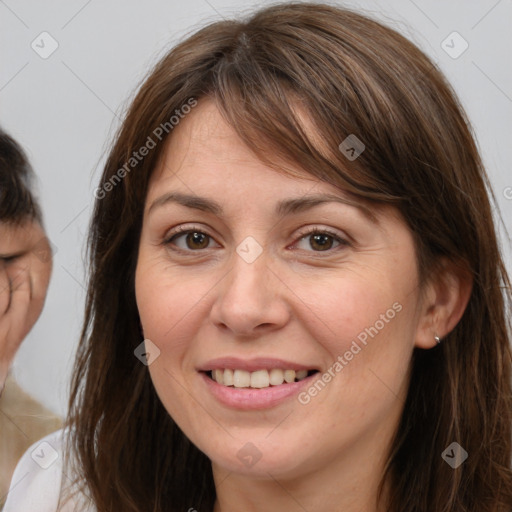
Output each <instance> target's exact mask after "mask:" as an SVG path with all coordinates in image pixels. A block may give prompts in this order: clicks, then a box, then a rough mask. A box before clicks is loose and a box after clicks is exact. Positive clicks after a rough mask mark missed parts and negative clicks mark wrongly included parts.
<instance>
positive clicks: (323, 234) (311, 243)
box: [297, 229, 350, 252]
mask: <svg viewBox="0 0 512 512" xmlns="http://www.w3.org/2000/svg"><path fill="white" fill-rule="evenodd" d="M301 243H302V244H303V246H302V247H300V244H301ZM348 245H350V244H349V243H348V242H347V241H346V240H344V239H343V238H341V237H340V235H338V234H337V233H332V232H330V231H328V230H325V229H322V230H320V229H315V230H310V231H309V232H303V233H301V237H300V240H299V242H298V243H297V246H298V248H299V249H302V250H306V251H310V252H311V250H313V252H329V251H331V249H332V250H335V249H338V248H340V246H341V247H345V246H348Z"/></svg>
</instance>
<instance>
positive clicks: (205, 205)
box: [148, 192, 378, 224]
mask: <svg viewBox="0 0 512 512" xmlns="http://www.w3.org/2000/svg"><path fill="white" fill-rule="evenodd" d="M333 202H334V203H341V204H344V205H348V206H351V207H353V208H357V209H358V210H360V211H361V212H362V213H363V214H364V216H365V217H367V218H368V219H369V220H370V221H371V222H372V223H374V224H378V219H377V217H376V215H375V214H374V212H372V211H371V210H370V209H369V208H368V207H367V206H365V205H363V204H361V203H360V202H357V201H355V200H353V199H349V198H345V197H341V196H337V195H334V194H313V195H308V196H303V197H294V198H290V199H283V200H281V201H279V202H278V203H277V205H276V208H275V215H277V216H278V217H285V216H287V215H292V214H297V213H300V212H304V211H307V210H310V209H311V208H314V207H315V206H319V205H321V204H325V203H333ZM170 203H178V204H181V205H182V206H185V207H187V208H191V209H195V210H201V211H204V212H208V213H213V214H214V215H217V216H222V215H223V213H224V210H223V208H222V206H221V205H220V204H219V203H217V202H216V201H214V200H212V199H208V198H206V197H201V196H197V195H194V194H184V193H182V192H169V193H167V194H164V195H162V196H160V197H159V198H157V199H155V201H153V203H152V204H151V206H150V207H149V209H148V215H149V214H150V213H151V212H152V211H153V210H155V209H156V208H159V207H162V206H165V205H167V204H170Z"/></svg>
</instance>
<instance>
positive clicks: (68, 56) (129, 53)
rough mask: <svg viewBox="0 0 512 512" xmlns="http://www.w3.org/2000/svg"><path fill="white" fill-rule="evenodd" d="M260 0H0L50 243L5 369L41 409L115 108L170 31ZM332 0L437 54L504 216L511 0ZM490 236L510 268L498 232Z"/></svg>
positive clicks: (0, 116)
mask: <svg viewBox="0 0 512 512" xmlns="http://www.w3.org/2000/svg"><path fill="white" fill-rule="evenodd" d="M268 3H269V2H260V3H259V4H255V3H251V2H247V1H243V0H231V1H228V0H187V1H184V2H182V1H173V0H171V1H156V0H153V1H146V2H141V1H140V2H136V1H134V0H130V1H127V0H124V1H121V0H103V1H100V0H89V1H87V0H73V1H69V0H68V1H63V0H61V1H56V0H51V1H45V2H38V1H35V0H32V1H24V2H22V1H20V0H5V1H0V63H1V64H0V106H1V110H0V124H1V125H2V126H3V127H4V129H6V130H7V131H8V132H10V133H11V134H12V135H13V136H14V137H15V138H16V139H17V140H18V141H19V142H20V143H21V144H22V145H23V146H24V147H25V148H26V150H27V152H28V155H29V157H30V159H31V162H32V164H33V166H34V168H35V169H36V172H37V174H38V176H39V195H40V198H41V201H42V206H43V210H44V215H45V221H46V227H47V231H48V235H49V237H50V239H51V241H52V242H53V244H54V245H55V246H56V249H57V253H56V255H55V259H54V271H53V276H52V281H51V285H50V289H49V293H48V298H47V301H46V306H45V309H44V311H43V314H42V316H41V318H40V320H39V321H38V323H37V324H36V326H35V327H34V329H33V330H32V332H31V333H30V334H29V336H28V337H27V339H26V340H25V342H24V343H23V345H22V347H21V349H20V351H19V353H18V355H17V358H16V361H15V365H14V369H13V371H14V374H15V376H16V378H17V379H18V380H19V382H20V383H21V385H22V386H23V387H24V388H25V389H26V390H27V391H28V392H30V393H31V394H32V395H33V396H34V397H36V398H37V399H38V400H40V401H41V402H42V403H44V404H45V405H46V406H48V407H49V408H51V409H52V410H53V411H55V412H57V413H59V414H62V415H64V414H65V411H66V407H67V396H68V387H69V386H68V382H69V379H70V371H71V366H72V361H73V356H74V352H75V349H76V345H77V341H78V337H79V331H80V327H81V322H82V317H83V303H84V297H85V277H84V276H85V272H84V258H83V254H84V247H85V237H86V233H87V226H88V221H89V216H90V213H91V207H92V203H93V191H94V189H95V187H96V186H97V182H98V179H99V173H100V169H101V164H102V162H103V161H104V158H105V152H106V150H107V148H108V144H109V142H110V140H111V138H112V135H113V133H114V130H115V129H116V128H117V127H118V126H119V122H120V121H119V118H120V117H122V111H123V108H125V107H126V105H127V102H128V100H129V98H130V97H131V95H132V93H133V91H134V89H135V88H136V87H137V85H138V84H139V83H140V81H141V79H142V78H143V76H144V74H145V73H146V71H147V70H148V68H149V66H150V65H152V64H153V63H154V62H155V61H156V60H157V58H158V57H159V56H161V55H162V54H163V52H164V51H165V50H166V49H168V48H169V47H170V46H172V45H173V43H175V42H176V41H178V40H179V39H181V38H183V37H184V36H185V35H186V34H188V33H190V32H191V31H193V30H195V29H196V28H198V27H199V26H202V25H204V24H205V23H206V22H209V21H213V20H216V19H219V18H221V17H226V18H227V17H231V16H233V15H236V14H238V13H241V12H244V11H247V10H249V9H252V8H254V7H257V6H263V5H266V4H268ZM331 3H334V2H331ZM339 3H340V4H342V5H345V6H348V7H353V8H357V9H359V10H363V11H365V12H367V13H368V14H370V15H372V16H374V17H376V18H377V19H380V20H382V21H384V22H386V23H388V24H390V25H391V26H393V27H395V28H396V29H398V30H399V31H400V32H402V33H404V34H405V35H406V36H407V37H409V39H412V40H413V41H414V42H415V43H416V44H417V45H419V46H420V47H421V48H422V49H423V50H424V51H426V53H427V54H429V55H430V56H431V57H432V58H433V59H434V60H435V61H436V62H438V63H439V65H440V67H441V69H442V70H443V71H444V72H445V73H446V75H447V76H448V79H449V80H450V81H451V83H452V84H453V86H454V88H455V90H456V92H457V93H458V95H459V97H460V99H461V101H462V104H463V105H464V107H465V109H466V111H467V113H468V115H469V118H470V120H471V122H472V124H473V126H474V129H475V132H476V135H477V140H478V143H479V147H480V149H481V152H482V156H483V159H484V162H485V164H486V166H487V170H488V173H489V175H490V177H491V181H492V183H493V186H494V190H495V194H496V197H497V201H498V205H499V208H500V210H501V213H502V215H503V219H504V224H505V225H507V226H510V225H512V222H511V221H512V188H508V187H512V173H511V170H510V169H511V163H512V144H511V140H510V134H511V126H512V66H511V65H510V64H511V63H510V48H511V47H512V45H511V35H510V32H511V30H510V26H511V20H512V2H511V1H510V0H499V1H497V0H478V1H477V0H471V1H468V0H456V1H449V2H446V1H442V0H437V1H422V0H414V1H413V0H390V1H384V0H382V1H371V0H359V1H350V2H339ZM44 31H46V32H48V33H49V34H51V36H52V37H53V38H54V39H55V40H56V41H57V42H58V45H59V46H58V49H57V50H56V51H55V52H54V53H53V54H52V55H51V56H50V57H48V58H47V59H42V58H41V57H40V56H39V55H38V54H37V53H36V52H35V51H34V50H33V49H32V48H31V43H32V41H34V40H36V42H37V41H40V38H39V35H40V34H41V33H42V32H44ZM453 31H457V32H458V33H459V34H460V35H461V36H462V37H463V38H464V39H465V40H466V41H467V43H468V44H469V47H468V49H467V50H466V51H465V52H464V53H463V54H462V55H461V56H460V57H458V58H457V59H453V58H452V57H450V56H449V55H448V54H447V53H446V52H445V51H444V50H443V48H442V47H441V43H442V41H443V40H445V39H446V38H447V36H448V35H449V34H451V33H452V32H453ZM449 41H450V40H449ZM39 44H41V43H39ZM449 44H452V43H449ZM457 44H459V43H458V42H457V41H455V42H454V43H453V45H454V46H455V47H456V48H457V46H456V45H457ZM47 48H48V47H47ZM459 48H460V47H459ZM507 197H508V199H507ZM502 240H503V243H504V245H505V253H506V258H507V265H508V268H509V269H511V267H512V265H511V251H510V245H509V244H508V242H506V241H505V238H504V237H503V236H502Z"/></svg>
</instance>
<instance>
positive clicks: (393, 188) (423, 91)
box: [68, 3, 512, 512]
mask: <svg viewBox="0 0 512 512" xmlns="http://www.w3.org/2000/svg"><path fill="white" fill-rule="evenodd" d="M205 97H209V98H212V99H213V100H214V101H215V102H216V103H217V105H218V107H219V109H220V110H221V112H222V114H223V115H224V116H225V118H226V120H227V121H228V122H229V123H230V125H231V126H232V127H233V128H234V129H235V130H236V131H237V133H238V134H239V136H240V137H241V138H242V140H243V141H244V142H245V143H246V144H247V145H248V146H249V147H250V148H252V149H253V150H254V151H255V152H256V154H258V155H259V156H260V157H261V158H262V160H263V161H265V162H267V163H268V164H269V165H272V166H274V167H276V169H277V166H276V161H277V160H276V159H277V158H278V157H279V159H280V161H285V162H288V163H289V164H290V165H291V166H296V167H297V168H301V169H304V170H306V171H307V172H309V173H310V174H311V175H314V176H316V177H317V178H319V179H321V180H324V181H327V182H329V183H332V184H334V185H336V186H338V187H340V188H342V189H343V190H346V191H348V192H349V193H353V194H356V195H357V196H358V197H361V198H365V199H367V200H369V201H372V202H374V203H375V204H377V203H392V204H393V205H394V206H396V208H397V209H398V210H399V212H400V213H401V214H402V215H403V218H404V219H405V220H406V222H407V223H408V226H409V228H410V230H411V232H412V233H413V235H414V237H415V247H416V254H417V261H418V272H419V275H420V278H421V282H422V283H423V282H425V280H427V279H428V278H429V276H431V275H432V272H434V271H435V268H436V264H437V263H438V262H439V261H440V259H441V258H445V259H448V260H451V261H453V262H459V264H461V265H463V266H465V267H466V268H467V269H468V270H469V272H470V273H471V275H472V278H473V280H474V281H473V289H472V293H471V297H470V300H469V304H468V306H467V308H466V310H465V313H464V315H463V317H462V319H461V320H460V322H459V323H458V325H457V326H456V328H455V329H454V330H453V331H452V332H451V333H450V334H449V335H447V336H446V338H445V339H444V340H443V342H442V344H440V345H438V346H437V347H436V348H434V349H432V350H421V349H415V351H414V354H413V358H412V360H411V380H410V387H409V392H408V396H407V399H406V403H405V405H404V410H403V415H402V418H401V421H400V423H399V425H398V427H397V431H396V437H395V438H394V442H393V446H392V449H391V451H390V453H389V458H388V464H387V466H386V471H385V474H384V475H383V476H382V485H383V484H384V482H389V484H390V496H389V503H387V510H388V511H390V512H432V511H436V512H441V511H443V512H445V511H446V512H448V511H454V512H455V511H457V512H462V511H478V512H510V510H511V509H512V471H511V458H512V446H511V443H512V440H511V435H512V432H511V425H512V390H511V348H510V325H509V324H508V323H507V322H508V321H507V314H506V313H507V310H508V311H510V305H511V301H510V298H511V294H510V281H509V278H508V276H507V273H506V269H505V267H504V264H503V261H502V258H501V255H500V251H499V248H498V243H497V238H496V231H495V227H494V224H493V218H492V211H491V205H490V199H489V198H490V197H492V192H491V190H490V186H489V182H488V179H487V176H486V173H485V171H484V169H483V166H482V162H481V160H480V157H479V155H478V151H477V148H476V145H475V142H474V140H473V136H472V133H471V129H470V127H469V123H468V121H467V119H466V117H465V114H464V112H463V110H462V108H461V106H460V105H459V103H458V101H457V99H456V97H455V95H454V93H453V91H452V89H451V88H450V86H449V85H448V84H447V82H446V80H445V79H444V77H443V76H442V74H441V73H440V71H439V70H438V69H437V68H436V66H435V65H434V64H433V63H432V62H431V61H430V60H429V59H428V58H427V57H426V56H425V55H424V54H423V53H422V52H421V51H420V50H419V49H418V48H416V47H415V46H414V45H413V44H412V43H410V42H409V41H408V40H406V39H405V38H404V37H402V36H401V35H399V34H398V33H396V32H395V31H393V30H391V29H389V28H387V27H384V26H383V25H381V24H380V23H377V22H376V21H373V20H371V19H369V18H366V17H364V16H362V15H360V14H357V13H354V12H351V11H349V10H345V9H340V8H336V7H332V6H328V5H321V4H308V3H286V4H280V5H274V6H272V7H268V8H266V9H263V10H261V11H259V12H256V13H255V14H253V15H252V16H251V17H250V18H249V19H248V20H247V21H236V20H232V21H219V22H216V23H212V24H210V25H208V26H206V27H205V28H203V29H201V30H199V31H198V32H197V33H195V34H194V35H192V36H190V37H188V38H187V39H186V40H184V41H183V42H182V43H180V44H179V45H178V46H176V47H175V48H173V49H172V50H171V51H170V52H169V53H168V54H167V55H166V56H165V57H164V58H163V59H162V60H161V61H160V62H159V63H158V64H157V65H156V67H155V68H154V69H153V70H152V71H151V73H150V74H149V76H148V78H147V79H146V80H145V82H144V83H143V84H142V86H141V88H140V90H139V92H138V94H137V95H136V97H135V99H134V101H133V103H132V104H131V106H130V107H129V109H128V112H127V113H126V117H125V120H124V123H123V125H122V126H121V128H120V130H119V132H118V134H117V137H116V140H115V141H114V144H113V147H112V149H111V151H110V155H109V157H108V160H107V162H106V165H105V168H104V172H103V176H102V178H101V183H100V187H99V188H98V191H97V194H96V197H97V200H96V204H95V209H94V214H93V217H92V221H91V227H90V234H89V265H90V266H89V272H90V277H89V288H88V295H87V306H86V312H85V322H84V327H83V331H82V336H81V341H80V345H79V349H78V355H77V361H76V367H75V372H74V378H73V382H72V392H71V398H70V412H69V418H68V425H69V426H70V427H71V430H70V431H71V443H70V448H72V450H73V452H74V453H75V455H76V457H77V458H78V467H77V470H78V471H79V475H80V476H81V477H82V479H83V484H84V487H85V489H86V492H87V493H88V494H89V495H90V497H91V499H92V500H93V501H94V503H95V504H96V506H97V508H98V510H99V511H100V512H106V511H119V510H122V511H123V512H125V511H152V512H163V511H164V510H165V511H167V512H168V511H182V510H188V509H189V508H190V507H191V506H192V505H193V507H194V508H196V509H197V510H198V511H199V512H211V510H212V509H213V504H214V501H215V486H214V482H213V477H212V471H211V463H210V461H209V459H208V458H207V457H206V456H205V455H204V454H203V453H201V452H200V451H199V450H198V449H197V448H196V447H195V446H194V445H192V444H191V442H190V441H189V440H188V439H187V438H186V436H185V435H184V434H183V433H182V432H181V430H180V429H179V428H178V427H177V426H176V424H175V423H174V422H173V420H172V418H171V417H170V416H169V414H168V413H167V411H166V410H165V409H164V407H163V406H162V404H161V403H160V400H159V399H158V397H157V395H156V392H155V390H154V388H153V385H152V382H151V379H150V376H149V372H148V371H147V368H146V367H145V366H144V365H142V364H141V363H140V362H139V360H138V359H137V358H136V357H134V354H133V352H134V349H135V348H136V347H137V346H138V345H139V344H140V343H141V341H142V335H141V330H140V325H139V317H138V311H137V307H136V302H135V293H134V274H135V267H136V262H137V251H138V242H139V236H140V232H141V225H142V214H143V207H144V201H145V196H146V191H147V186H148V180H149V178H150V175H151V172H152V171H153V169H155V167H156V165H157V162H158V161H159V158H161V155H162V152H163V149H164V146H165V144H164V142H165V140H166V137H168V136H172V129H174V122H173V121H171V118H172V116H175V117H176V116H178V113H177V111H178V112H181V114H182V115H183V112H185V111H186V109H184V107H183V106H184V105H186V104H187V103H188V104H189V105H190V104H191V98H192V99H193V100H194V101H196V100H197V101H201V98H205ZM297 106H299V107H300V109H297V108H296V107H297ZM299 110H300V112H302V113H304V112H305V113H306V114H307V116H308V119H309V120H310V121H311V122H312V123H313V124H314V126H315V133H314V134H311V133H309V134H308V133H307V132H306V131H305V130H304V123H303V122H301V117H300V112H299ZM166 123H167V124H166ZM159 127H160V131H158V128H159ZM162 127H163V128H162ZM157 134H159V136H157ZM350 134H354V135H356V136H357V138H358V139H360V140H361V141H362V142H363V143H364V144H365V150H364V152H363V153H362V154H361V155H360V156H359V157H358V158H357V159H354V160H352V161H351V160H349V159H347V158H346V156H345V155H344V154H342V151H340V149H339V145H340V143H341V142H342V141H344V140H345V139H346V137H347V136H348V135H350ZM313 135H314V137H313ZM148 138H151V141H152V142H153V143H155V145H154V147H152V148H151V149H150V151H149V152H148V153H147V155H146V156H145V157H144V158H143V159H140V160H137V162H135V161H134V160H130V159H131V158H133V153H134V152H137V151H138V150H139V149H140V148H141V147H142V146H150V145H152V144H150V142H149V139H148ZM132 164H133V165H132ZM123 169H124V171H123ZM453 441H456V442H458V443H459V444H460V445H461V446H462V447H463V448H464V449H465V450H466V451H467V452H468V454H469V458H468V459H467V460H466V461H465V462H464V463H463V464H462V465H460V466H459V467H457V468H456V469H452V468H451V467H450V466H449V465H448V464H447V463H446V462H445V461H444V460H443V459H442V458H441V454H442V452H443V451H444V450H445V449H446V448H447V447H448V446H449V445H450V444H451V443H452V442H453Z"/></svg>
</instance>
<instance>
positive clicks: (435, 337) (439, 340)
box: [434, 334, 441, 345]
mask: <svg viewBox="0 0 512 512" xmlns="http://www.w3.org/2000/svg"><path fill="white" fill-rule="evenodd" d="M434 339H435V340H436V343H437V344H438V345H439V343H441V338H440V337H439V336H437V335H435V334H434Z"/></svg>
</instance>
